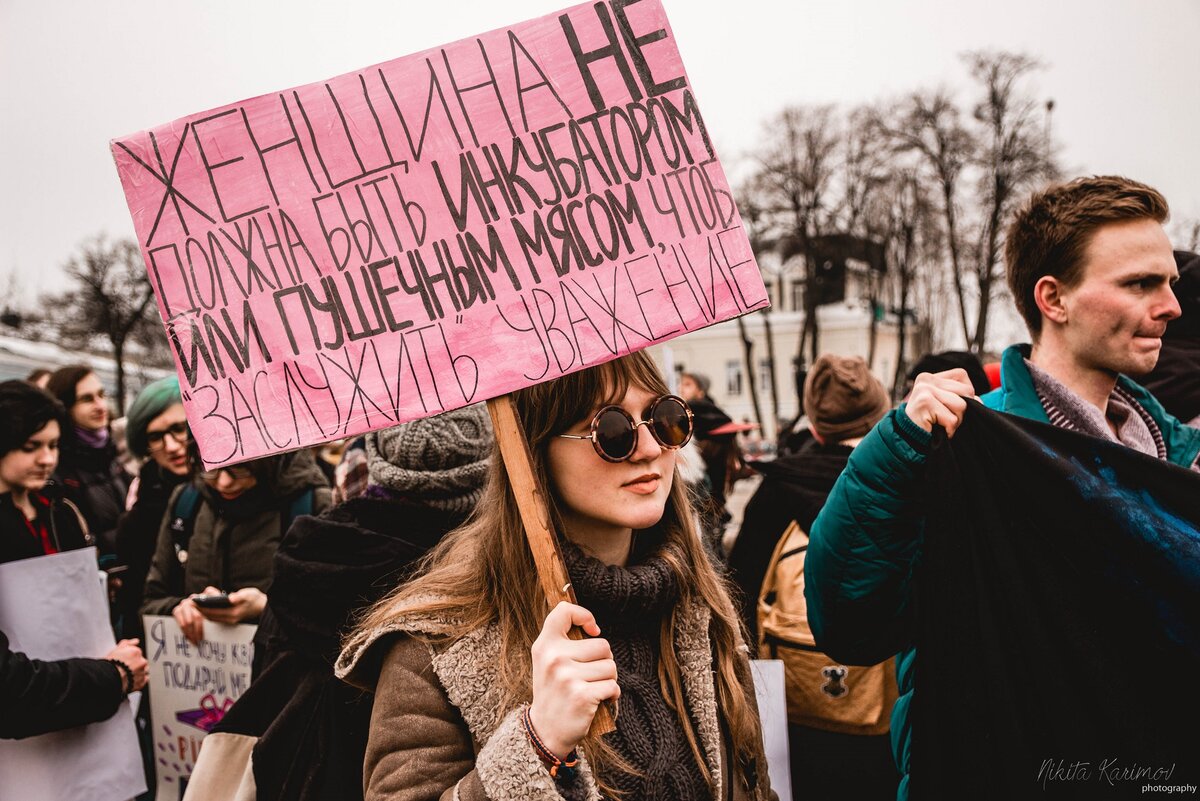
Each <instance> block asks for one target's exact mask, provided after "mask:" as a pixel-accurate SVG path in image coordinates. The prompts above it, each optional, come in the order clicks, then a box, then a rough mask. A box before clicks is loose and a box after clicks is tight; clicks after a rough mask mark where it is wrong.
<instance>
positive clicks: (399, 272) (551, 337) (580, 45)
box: [112, 0, 768, 467]
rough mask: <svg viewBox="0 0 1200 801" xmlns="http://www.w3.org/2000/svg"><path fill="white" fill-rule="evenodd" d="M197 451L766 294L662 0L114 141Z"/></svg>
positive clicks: (412, 403) (501, 377)
mask: <svg viewBox="0 0 1200 801" xmlns="http://www.w3.org/2000/svg"><path fill="white" fill-rule="evenodd" d="M112 152H113V156H114V158H115V159H116V163H117V170H118V172H119V174H120V177H121V183H122V185H123V186H124V188H125V196H126V199H127V201H128V203H129V208H130V212H131V213H132V215H133V222H134V227H135V228H136V230H137V234H138V238H139V241H140V244H141V247H142V254H143V256H144V258H145V260H146V267H147V270H148V271H149V275H150V279H151V282H152V283H153V285H154V289H155V292H156V295H157V299H158V305H159V311H160V312H161V313H162V318H163V320H164V321H165V325H166V329H167V334H168V337H169V339H170V342H171V347H172V350H173V352H174V355H175V362H176V366H177V368H178V371H179V375H180V381H181V383H182V387H183V390H184V401H185V405H186V407H187V413H188V419H189V421H190V422H191V425H192V429H193V432H194V434H195V436H196V439H197V442H198V443H199V444H200V448H201V453H202V456H203V459H204V463H205V464H206V465H207V466H209V467H216V466H220V465H224V464H231V463H234V462H240V461H244V460H246V459H250V458H254V457H257V456H262V455H265V454H269V453H276V452H280V451H285V450H292V449H295V448H299V447H302V446H306V445H310V444H314V443H318V442H324V441H328V440H330V439H335V438H339V437H346V436H350V435H353V434H357V433H362V432H365V431H370V430H373V429H378V428H384V427H387V426H390V425H394V424H396V423H399V422H404V421H406V420H413V419H416V418H419V417H424V416H427V415H432V414H436V413H438V412H441V411H444V410H446V409H451V408H456V407H459V406H463V405H465V404H468V403H473V402H476V401H480V400H484V399H487V398H492V397H496V396H498V395H502V394H504V393H507V392H510V391H512V390H515V389H518V388H520V387H523V386H528V385H530V384H534V383H537V382H540V381H545V380H548V379H551V378H554V377H557V376H559V375H562V374H564V373H568V372H571V371H574V370H578V369H581V368H583V367H587V366H590V365H594V364H597V363H600V362H603V361H607V360H609V359H612V358H615V357H617V356H620V355H622V354H624V353H628V352H631V351H635V350H638V349H641V348H644V347H646V346H648V345H652V344H654V343H657V342H662V341H664V340H667V339H671V338H672V337H676V336H679V335H681V334H684V333H687V332H688V331H695V330H697V329H699V328H703V327H705V326H708V325H712V324H713V323H716V322H720V321H722V320H727V319H730V318H733V317H736V316H738V315H741V314H746V313H748V312H751V311H754V310H756V309H761V308H764V307H766V306H767V305H768V304H767V296H766V291H765V290H764V288H763V284H762V279H761V277H760V276H759V272H758V267H757V265H756V264H755V261H754V256H753V254H752V252H751V249H750V245H749V242H748V241H747V239H746V235H745V233H744V231H743V229H742V224H741V219H740V218H739V216H738V212H737V208H736V207H735V205H734V202H733V194H732V192H731V191H730V189H729V184H728V181H727V179H726V177H725V174H724V171H723V170H722V169H721V165H720V163H719V162H718V160H717V157H716V155H715V153H714V152H713V148H712V143H711V142H710V141H709V138H708V133H707V130H706V129H705V125H704V120H703V118H702V117H701V115H700V110H699V107H698V106H697V104H696V99H695V96H694V94H693V92H692V89H691V86H690V84H689V83H688V80H687V74H686V73H685V71H684V69H683V63H682V61H681V60H680V57H679V51H678V49H677V48H676V45H675V41H674V38H673V35H672V33H671V28H670V25H669V24H668V23H667V18H666V14H665V13H664V11H663V8H662V6H661V4H660V3H659V2H658V0H610V2H601V3H595V4H588V5H579V6H574V7H572V8H569V9H566V10H565V11H563V12H560V13H557V14H552V15H549V16H546V17H542V18H540V19H536V20H531V21H529V22H524V23H521V24H518V25H514V26H512V27H511V28H506V29H501V30H496V31H492V32H490V33H485V34H482V35H480V36H476V37H473V38H470V39H464V40H462V41H460V42H455V43H454V44H450V45H446V46H445V47H440V48H435V49H432V50H427V51H425V52H422V53H417V54H414V55H410V56H406V57H404V58H399V59H396V60H395V61H389V62H387V63H385V64H379V65H376V66H373V67H368V68H366V69H362V70H359V71H356V72H352V73H349V74H347V75H342V76H339V77H336V78H332V79H330V80H328V81H322V82H319V83H314V84H309V85H307V86H301V87H297V88H295V89H288V90H285V91H281V92H277V93H273V94H269V95H263V96H261V97H256V98H253V99H251V100H246V101H244V102H241V103H234V104H232V105H228V106H224V107H222V108H218V109H214V110H212V111H206V112H202V113H199V114H193V115H190V116H188V117H184V118H183V119H180V120H176V121H175V122H172V123H168V124H166V125H162V126H159V127H157V128H154V129H152V130H148V131H143V132H141V133H137V134H133V135H131V136H125V137H121V138H119V139H115V140H113V142H112Z"/></svg>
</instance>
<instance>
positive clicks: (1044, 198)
mask: <svg viewBox="0 0 1200 801" xmlns="http://www.w3.org/2000/svg"><path fill="white" fill-rule="evenodd" d="M1167 214H1168V208H1167V203H1166V200H1165V199H1164V198H1163V196H1162V195H1161V194H1159V193H1158V192H1157V191H1155V190H1154V189H1152V188H1150V187H1148V186H1146V185H1144V184H1140V183H1138V182H1136V181H1131V180H1129V179H1126V178H1120V177H1114V176H1102V177H1092V178H1081V179H1077V180H1075V181H1071V182H1070V183H1066V184H1061V185H1058V186H1053V187H1050V188H1048V189H1046V190H1044V191H1042V192H1038V193H1035V194H1034V195H1033V197H1032V198H1031V199H1030V201H1029V202H1028V203H1027V204H1026V205H1025V207H1024V208H1022V209H1021V210H1020V211H1019V212H1018V214H1017V216H1016V218H1015V220H1014V221H1013V223H1012V224H1011V226H1010V228H1009V230H1008V236H1007V242H1006V248H1005V261H1006V267H1007V272H1008V283H1009V287H1010V288H1011V290H1012V294H1013V298H1014V299H1015V301H1016V304H1017V308H1018V309H1019V310H1020V312H1021V314H1022V316H1023V317H1024V319H1025V322H1026V324H1027V326H1028V328H1029V332H1030V335H1031V337H1032V339H1033V345H1032V347H1030V346H1027V345H1017V346H1013V347H1010V348H1008V349H1007V350H1006V351H1005V352H1004V355H1003V357H1002V361H1001V386H1000V388H999V389H997V390H994V391H993V392H990V393H988V394H986V395H984V396H983V397H982V398H981V399H980V400H981V401H982V403H983V404H984V405H985V406H986V407H988V408H990V409H993V410H997V411H1001V412H1005V413H1008V414H1012V415H1016V416H1019V417H1024V418H1028V419H1032V420H1037V421H1041V422H1043V423H1045V422H1048V423H1051V424H1053V425H1055V426H1057V427H1060V428H1067V429H1073V430H1075V431H1078V432H1081V433H1083V434H1087V435H1090V436H1093V437H1101V438H1104V439H1108V440H1111V441H1115V442H1118V443H1120V444H1122V445H1124V446H1126V447H1129V448H1132V449H1134V450H1137V451H1140V452H1142V453H1145V454H1147V455H1150V456H1153V457H1155V458H1158V459H1160V460H1164V461H1168V462H1172V463H1174V464H1176V465H1180V466H1183V467H1189V468H1192V469H1196V461H1197V455H1198V454H1200V430H1197V429H1192V428H1189V427H1187V426H1185V425H1183V424H1182V423H1180V422H1179V421H1178V420H1176V419H1175V418H1174V417H1172V416H1171V415H1169V414H1167V413H1166V411H1164V410H1163V408H1162V406H1161V405H1160V404H1159V403H1158V401H1156V400H1155V399H1154V397H1153V396H1152V395H1151V394H1150V393H1149V392H1147V391H1146V390H1145V389H1143V388H1142V387H1140V386H1139V385H1138V384H1136V383H1134V382H1133V381H1132V380H1130V379H1129V378H1128V377H1127V374H1132V375H1143V374H1145V373H1147V372H1149V371H1150V370H1151V369H1152V368H1153V367H1154V365H1155V362H1156V361H1157V359H1158V353H1159V349H1160V347H1161V337H1162V334H1163V331H1164V330H1165V328H1166V325H1167V322H1168V321H1170V320H1172V319H1174V318H1176V317H1178V316H1179V314H1180V309H1179V304H1178V302H1177V301H1176V299H1175V297H1174V295H1173V294H1172V292H1171V284H1172V282H1173V281H1175V280H1176V278H1177V277H1178V272H1177V270H1176V267H1175V261H1174V258H1173V256H1172V250H1171V245H1170V242H1169V241H1168V239H1167V236H1166V233H1165V232H1164V231H1163V227H1162V223H1163V222H1164V221H1165V220H1166V219H1167ZM973 394H974V390H973V389H972V387H971V384H970V382H969V380H968V377H967V374H966V372H965V371H964V370H961V369H956V370H949V371H946V372H942V373H937V374H929V373H924V374H921V375H920V376H918V377H917V380H916V382H915V384H914V387H913V391H912V394H911V395H910V396H909V399H908V402H907V403H906V404H904V405H903V406H901V407H900V408H899V409H897V410H895V411H893V412H891V413H890V414H889V415H888V416H887V417H885V418H884V419H883V420H882V421H881V422H880V423H879V425H877V426H876V427H875V429H874V430H873V431H872V432H871V433H870V434H869V435H868V436H867V438H866V439H864V441H863V442H862V443H861V444H860V445H859V446H858V447H857V448H856V449H855V451H854V453H853V455H852V456H851V458H850V461H849V464H848V465H847V468H846V470H845V472H844V473H843V474H842V476H841V478H840V479H839V480H838V483H837V484H836V485H835V486H834V489H833V491H832V493H831V494H830V498H829V502H828V503H827V504H826V505H825V507H824V509H823V510H822V512H821V514H820V516H819V517H818V518H817V520H816V521H815V522H814V524H813V528H812V532H811V542H810V546H809V550H808V556H807V560H806V574H807V584H806V592H805V595H806V598H807V601H808V613H809V621H810V623H811V625H812V628H813V632H814V635H815V637H816V640H817V645H818V646H819V647H820V648H821V649H822V650H823V651H825V652H827V653H829V654H831V655H832V656H834V657H835V658H836V659H839V660H842V661H845V662H848V663H850V664H870V663H874V662H879V661H881V660H883V659H886V658H888V657H889V656H890V655H892V654H893V653H896V652H900V656H899V658H898V660H897V673H898V681H899V685H900V692H901V697H900V700H899V701H898V702H897V703H896V705H895V708H894V711H893V716H892V718H893V719H892V737H893V750H894V752H895V756H896V759H897V764H898V766H899V768H900V770H901V773H902V774H903V775H904V780H903V781H902V782H901V785H900V789H899V797H900V798H901V799H904V798H907V795H908V774H909V767H910V747H911V727H910V721H909V714H908V713H909V709H910V707H911V705H912V704H913V703H916V701H915V697H914V693H913V689H914V673H913V665H914V655H915V651H914V649H913V647H912V646H913V641H912V617H911V613H912V608H911V601H912V596H911V581H910V579H911V575H912V570H913V567H914V565H916V564H917V563H918V561H919V559H920V551H921V539H922V530H923V526H924V518H925V512H924V510H923V508H922V505H921V504H922V501H921V496H920V492H919V490H920V487H921V477H922V474H923V467H924V463H925V460H926V457H927V455H928V451H929V445H930V441H931V439H932V432H933V429H934V427H935V426H941V427H942V428H944V429H945V431H946V434H947V436H951V437H952V436H954V433H955V431H956V430H957V429H958V427H959V424H960V423H961V422H962V419H963V415H964V412H965V411H966V408H967V401H966V398H967V397H970V396H972V395H973Z"/></svg>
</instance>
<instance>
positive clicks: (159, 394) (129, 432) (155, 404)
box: [125, 375, 183, 458]
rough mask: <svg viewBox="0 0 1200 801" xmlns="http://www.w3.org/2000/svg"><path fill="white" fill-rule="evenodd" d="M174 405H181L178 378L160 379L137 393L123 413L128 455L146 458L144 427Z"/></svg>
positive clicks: (171, 376)
mask: <svg viewBox="0 0 1200 801" xmlns="http://www.w3.org/2000/svg"><path fill="white" fill-rule="evenodd" d="M176 403H183V399H182V398H181V397H180V395H179V376H174V375H169V376H167V377H166V378H160V379H158V380H157V381H155V382H153V383H150V384H147V385H146V388H145V389H143V390H142V391H141V392H140V393H138V396H137V400H135V401H134V402H133V405H132V406H130V407H129V411H128V412H126V413H125V442H126V443H127V444H128V445H129V452H130V453H132V454H133V455H134V456H137V457H139V458H143V457H145V456H146V452H147V446H148V443H147V442H146V426H148V425H150V421H151V420H153V419H154V418H155V417H158V416H159V415H160V414H162V413H163V412H165V411H166V410H167V409H168V408H169V407H171V406H174V405H175V404H176Z"/></svg>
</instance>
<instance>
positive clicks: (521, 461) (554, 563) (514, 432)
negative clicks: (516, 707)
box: [487, 395, 617, 735]
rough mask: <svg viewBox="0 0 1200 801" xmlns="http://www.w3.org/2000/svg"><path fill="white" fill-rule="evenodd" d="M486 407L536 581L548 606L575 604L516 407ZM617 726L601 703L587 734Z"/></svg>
mask: <svg viewBox="0 0 1200 801" xmlns="http://www.w3.org/2000/svg"><path fill="white" fill-rule="evenodd" d="M487 407H488V413H489V414H490V415H491V416H492V430H493V431H494V432H495V435H496V444H498V445H499V446H500V456H501V457H502V458H503V459H504V467H505V469H506V470H507V471H508V481H509V483H510V484H511V485H512V490H513V495H514V496H516V499H517V508H518V509H519V510H520V512H521V522H522V523H524V525H525V537H526V539H527V540H529V550H530V551H531V552H532V553H533V563H534V565H535V566H536V567H537V574H538V582H539V583H540V584H541V585H542V592H543V593H544V594H545V596H546V603H547V604H548V606H547V608H548V609H552V608H554V607H555V606H557V605H558V602H559V601H568V602H570V603H575V590H574V589H573V588H572V587H571V579H570V578H569V577H568V576H567V568H566V566H565V565H564V564H563V559H562V554H561V553H560V552H559V550H558V541H557V540H556V539H555V537H554V532H553V531H551V530H550V512H549V507H547V505H546V495H545V490H544V489H543V488H542V486H541V485H540V483H539V482H538V480H537V476H536V475H534V472H533V460H532V458H531V457H530V454H529V441H528V440H527V439H526V438H525V429H524V427H523V426H522V425H521V420H520V418H519V417H517V412H516V409H514V408H513V404H512V398H511V397H510V396H508V395H501V396H500V397H499V398H492V399H491V400H490V401H488V402H487ZM570 637H571V639H572V640H582V639H583V637H584V634H583V631H582V630H581V629H580V628H579V627H578V626H574V627H572V628H571V633H570ZM616 728H617V726H616V723H615V721H614V715H613V713H612V711H610V709H609V705H608V704H607V703H604V704H601V705H600V706H599V707H597V709H596V716H595V717H594V718H592V727H591V729H590V732H589V733H590V734H593V735H600V734H608V733H609V732H611V731H615V730H616Z"/></svg>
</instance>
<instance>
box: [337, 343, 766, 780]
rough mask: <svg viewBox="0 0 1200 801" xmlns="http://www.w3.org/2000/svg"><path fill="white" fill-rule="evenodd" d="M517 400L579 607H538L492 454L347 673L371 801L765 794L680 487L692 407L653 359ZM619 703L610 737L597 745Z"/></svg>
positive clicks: (742, 697) (724, 626)
mask: <svg viewBox="0 0 1200 801" xmlns="http://www.w3.org/2000/svg"><path fill="white" fill-rule="evenodd" d="M513 402H514V405H515V407H516V410H517V414H518V415H519V416H520V418H521V421H522V423H523V424H524V427H525V430H526V433H527V436H528V438H529V446H530V450H531V453H532V457H533V465H534V470H535V471H536V472H537V473H538V474H539V477H540V478H541V481H542V485H543V486H545V487H547V488H548V489H549V497H547V499H546V501H547V505H548V508H549V514H550V520H551V522H552V523H553V525H554V528H555V529H556V530H557V531H558V532H559V533H560V539H561V548H562V552H563V557H564V559H565V561H566V565H567V569H568V572H569V574H570V576H571V580H572V583H573V585H574V589H575V592H576V595H577V598H578V601H579V605H578V606H576V605H572V604H567V603H562V604H559V605H558V606H557V607H556V608H554V609H552V610H550V612H549V614H546V610H545V606H544V603H543V602H542V600H541V595H540V591H539V590H538V581H537V578H536V574H535V568H534V563H533V559H532V557H531V555H530V552H529V546H528V545H527V543H526V540H525V535H524V529H523V527H522V524H521V518H520V515H519V512H518V509H517V504H516V499H515V497H514V495H513V492H512V489H511V488H510V486H509V481H508V476H507V474H506V471H505V468H504V463H503V461H502V460H501V459H500V458H498V457H497V458H493V460H492V467H491V474H490V476H489V481H488V485H487V488H486V490H485V492H484V497H483V499H482V500H481V502H480V504H479V507H478V510H477V512H476V514H475V516H474V518H473V519H472V520H471V521H470V522H469V523H468V524H466V525H465V526H463V527H462V528H459V529H457V530H456V531H455V532H453V533H451V534H450V535H449V536H448V537H447V538H446V539H444V540H443V541H442V542H441V543H440V544H439V545H438V546H437V547H436V548H435V549H434V551H433V552H432V553H431V554H430V556H429V557H428V558H427V559H426V560H425V563H424V565H423V567H422V569H421V570H420V571H419V572H418V574H417V577H416V578H415V579H413V580H412V581H410V582H408V583H406V584H404V585H402V586H401V587H400V588H398V589H397V590H396V591H395V592H394V593H393V594H392V595H391V596H390V597H388V598H386V599H385V600H384V601H382V602H380V603H379V604H378V605H377V606H376V607H374V609H373V610H372V611H371V612H370V613H369V614H368V615H367V616H366V617H365V618H364V620H363V621H362V623H361V625H360V626H359V627H358V629H357V630H356V631H355V632H354V633H353V634H352V635H351V637H350V638H349V639H348V641H347V646H346V649H345V650H344V652H343V654H342V656H341V658H340V660H339V664H338V670H339V674H340V675H343V676H346V677H347V678H348V679H349V680H350V681H352V682H354V683H358V684H361V685H363V686H366V687H369V688H373V689H374V691H375V694H376V697H375V704H374V712H373V717H372V723H371V731H370V739H369V742H368V746H367V757H366V764H365V766H364V776H365V782H366V797H367V798H368V799H372V798H384V797H386V798H414V799H415V798H430V797H433V796H440V797H442V798H445V799H450V798H458V799H463V801H466V800H467V799H483V798H491V799H510V798H520V799H557V798H560V797H561V796H564V795H567V796H570V797H581V798H582V797H586V798H598V797H599V796H598V794H599V793H603V794H604V795H605V796H607V797H610V798H611V797H620V798H625V799H668V798H669V799H693V798H694V799H724V798H727V797H733V798H736V799H759V798H767V797H770V796H771V793H770V790H769V787H768V780H767V770H766V764H765V761H764V758H763V754H762V744H761V734H760V729H759V723H758V715H757V712H756V710H755V707H754V702H753V697H754V696H753V692H754V690H753V685H752V681H751V677H750V669H749V663H748V661H747V657H746V651H745V646H744V644H743V643H742V639H741V635H740V633H739V626H738V618H737V614H736V613H735V611H734V609H733V605H732V604H731V602H730V599H729V595H728V592H727V590H726V587H725V585H724V583H723V582H722V580H721V579H720V577H719V576H718V575H717V573H716V572H715V570H714V569H713V567H712V565H711V564H710V562H709V561H708V558H707V557H706V555H705V553H704V550H703V548H702V546H701V543H700V538H699V536H698V534H697V532H696V529H695V524H694V519H693V516H692V513H691V510H690V507H689V504H688V500H687V497H686V493H685V490H684V488H683V486H682V483H681V482H679V481H677V480H676V478H675V459H676V452H677V449H678V448H679V447H681V446H682V445H684V444H685V443H686V442H687V441H688V439H689V437H690V436H691V430H692V428H691V426H692V420H691V413H690V410H689V409H688V408H687V405H686V404H685V403H684V402H683V401H682V400H680V399H679V398H677V397H675V396H672V395H669V394H667V388H666V385H665V384H664V382H663V380H662V377H661V376H660V375H659V373H658V371H657V369H656V368H655V366H654V363H653V362H652V361H651V359H650V357H649V356H647V355H646V354H644V353H635V354H632V355H629V356H626V357H624V358H621V359H618V360H617V361H614V362H610V363H608V364H604V365H601V366H598V367H594V368H591V369H589V370H584V371H582V372H579V373H575V374H572V375H568V376H564V377H563V378H560V379H557V380H555V381H550V382H547V383H545V384H540V385H537V386H533V387H528V388H526V389H522V390H520V391H518V392H516V393H514V394H513ZM572 626H579V627H581V628H582V629H583V630H584V631H585V632H586V633H587V634H588V635H589V637H588V638H587V639H584V640H572V639H570V638H569V637H568V633H569V631H570V630H571V628H572ZM618 698H619V699H620V707H619V715H618V716H617V728H616V731H615V732H613V733H612V734H609V735H605V736H604V737H603V738H600V737H595V736H592V735H589V733H588V730H589V727H590V726H591V723H592V717H593V715H594V714H595V712H596V709H597V708H598V706H599V705H600V704H601V703H604V702H606V701H616V700H617V699H618Z"/></svg>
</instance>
